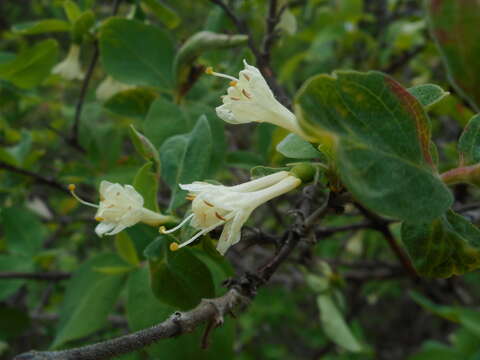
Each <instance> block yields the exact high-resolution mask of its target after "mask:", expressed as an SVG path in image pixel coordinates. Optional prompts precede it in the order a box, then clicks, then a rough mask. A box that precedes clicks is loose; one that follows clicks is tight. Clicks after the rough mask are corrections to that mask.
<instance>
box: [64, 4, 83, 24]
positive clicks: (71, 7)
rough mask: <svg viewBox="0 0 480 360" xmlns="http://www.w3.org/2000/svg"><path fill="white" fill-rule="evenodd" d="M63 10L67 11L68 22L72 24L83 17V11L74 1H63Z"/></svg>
mask: <svg viewBox="0 0 480 360" xmlns="http://www.w3.org/2000/svg"><path fill="white" fill-rule="evenodd" d="M63 10H65V14H66V15H67V18H68V21H70V22H71V23H72V24H73V23H74V22H75V21H76V20H77V19H78V18H79V17H80V16H81V15H82V10H81V9H80V8H79V7H78V5H77V3H76V2H75V1H72V0H64V1H63Z"/></svg>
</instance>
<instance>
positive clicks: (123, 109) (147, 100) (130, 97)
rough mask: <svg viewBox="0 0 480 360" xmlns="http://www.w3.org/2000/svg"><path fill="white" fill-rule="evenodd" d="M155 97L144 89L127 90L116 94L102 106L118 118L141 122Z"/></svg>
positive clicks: (150, 91)
mask: <svg viewBox="0 0 480 360" xmlns="http://www.w3.org/2000/svg"><path fill="white" fill-rule="evenodd" d="M156 97H157V95H156V94H155V92H154V91H152V90H150V89H145V88H137V89H129V90H124V91H120V92H118V93H116V94H115V95H113V96H112V97H110V98H109V99H108V100H107V101H106V102H105V103H104V104H103V106H104V107H105V108H106V109H108V110H109V111H111V112H112V113H115V114H118V115H120V116H126V117H131V118H134V119H139V120H143V119H144V118H145V115H147V112H148V109H149V108H150V105H151V104H152V102H153V101H154V100H155V98H156Z"/></svg>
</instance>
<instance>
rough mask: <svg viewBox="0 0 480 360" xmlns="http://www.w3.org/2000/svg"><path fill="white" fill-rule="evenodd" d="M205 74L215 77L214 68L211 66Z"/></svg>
mask: <svg viewBox="0 0 480 360" xmlns="http://www.w3.org/2000/svg"><path fill="white" fill-rule="evenodd" d="M205 74H208V75H213V68H212V67H211V66H209V67H207V68H206V69H205Z"/></svg>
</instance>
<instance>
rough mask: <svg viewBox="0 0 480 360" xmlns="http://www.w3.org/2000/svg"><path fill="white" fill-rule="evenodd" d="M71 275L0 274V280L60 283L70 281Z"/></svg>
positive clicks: (41, 273)
mask: <svg viewBox="0 0 480 360" xmlns="http://www.w3.org/2000/svg"><path fill="white" fill-rule="evenodd" d="M70 277H71V274H70V273H66V272H61V271H58V272H57V271H52V272H39V273H35V272H16V271H8V272H0V279H28V280H44V281H60V280H67V279H70Z"/></svg>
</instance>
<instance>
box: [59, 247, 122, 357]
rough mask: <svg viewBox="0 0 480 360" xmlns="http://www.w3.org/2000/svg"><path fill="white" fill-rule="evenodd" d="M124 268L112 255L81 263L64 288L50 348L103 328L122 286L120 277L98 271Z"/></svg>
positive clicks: (120, 261)
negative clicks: (101, 268)
mask: <svg viewBox="0 0 480 360" xmlns="http://www.w3.org/2000/svg"><path fill="white" fill-rule="evenodd" d="M117 266H125V263H124V262H123V261H122V260H121V259H120V258H119V257H118V256H117V255H115V254H108V253H105V254H100V255H97V256H94V257H92V258H91V259H90V260H88V261H87V262H85V263H84V264H83V265H82V266H80V267H79V268H78V270H77V271H76V272H75V274H74V275H73V277H72V279H71V280H70V281H69V283H68V286H67V291H66V293H65V298H64V301H63V304H62V308H61V310H60V320H59V324H58V329H57V332H56V336H55V339H54V341H53V344H52V347H53V348H58V347H59V346H61V345H62V344H65V343H66V342H68V341H71V340H75V339H79V338H81V337H84V336H86V335H89V334H91V333H93V332H95V331H97V330H98V329H100V328H101V327H102V326H104V324H105V322H106V320H107V316H108V314H109V313H110V311H111V310H112V308H113V306H114V305H115V302H116V300H117V297H118V295H119V294H120V290H121V289H122V286H123V283H124V277H123V276H121V275H107V274H103V273H101V272H98V271H96V270H95V268H100V267H117Z"/></svg>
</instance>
